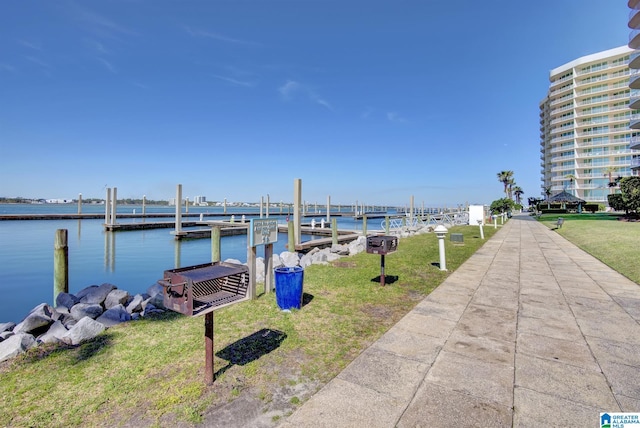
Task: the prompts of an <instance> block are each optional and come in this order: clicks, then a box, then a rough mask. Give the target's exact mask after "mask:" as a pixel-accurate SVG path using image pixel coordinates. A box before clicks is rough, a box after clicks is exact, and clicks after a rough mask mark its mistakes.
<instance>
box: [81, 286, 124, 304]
mask: <svg viewBox="0 0 640 428" xmlns="http://www.w3.org/2000/svg"><path fill="white" fill-rule="evenodd" d="M115 288H116V286H115V285H113V284H108V283H104V284H102V285H99V286H97V285H91V286H89V287H87V288H84V289H82V290H80V292H78V294H77V297H78V298H79V299H80V302H82V303H90V304H93V303H95V304H98V305H101V304H102V303H104V300H105V299H106V298H107V296H108V295H109V293H111V291H112V290H114V289H115ZM80 296H82V297H80Z"/></svg>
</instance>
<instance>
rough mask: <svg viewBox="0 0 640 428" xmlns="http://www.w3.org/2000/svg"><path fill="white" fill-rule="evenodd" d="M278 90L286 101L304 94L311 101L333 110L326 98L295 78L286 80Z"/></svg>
mask: <svg viewBox="0 0 640 428" xmlns="http://www.w3.org/2000/svg"><path fill="white" fill-rule="evenodd" d="M278 92H280V94H281V95H282V97H283V98H284V99H285V100H287V101H291V100H293V99H294V98H297V97H298V96H304V97H306V98H308V99H309V100H310V101H311V102H313V103H315V104H318V105H320V106H322V107H324V108H326V109H328V110H331V111H333V107H332V106H331V104H330V103H329V102H328V101H327V100H325V99H324V98H322V97H321V96H319V95H318V94H317V93H316V92H315V91H313V90H312V89H311V88H309V87H308V86H306V85H303V84H301V83H300V82H296V81H295V80H287V82H286V83H285V84H284V85H282V86H280V87H279V88H278Z"/></svg>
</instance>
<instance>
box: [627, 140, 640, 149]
mask: <svg viewBox="0 0 640 428" xmlns="http://www.w3.org/2000/svg"><path fill="white" fill-rule="evenodd" d="M629 148H630V149H632V150H640V137H631V141H630V142H629Z"/></svg>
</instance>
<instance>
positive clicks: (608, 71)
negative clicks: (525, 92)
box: [540, 46, 640, 204]
mask: <svg viewBox="0 0 640 428" xmlns="http://www.w3.org/2000/svg"><path fill="white" fill-rule="evenodd" d="M632 52H633V50H632V49H631V48H629V47H627V46H621V47H618V48H615V49H610V50H606V51H603V52H598V53H595V54H592V55H588V56H584V57H581V58H578V59H576V60H573V61H571V62H569V63H567V64H564V65H562V66H560V67H558V68H555V69H553V70H551V72H550V73H549V81H550V84H549V91H548V92H547V96H546V97H545V98H544V99H543V100H542V101H541V102H540V152H541V155H540V159H541V164H540V165H541V167H542V170H541V173H542V195H543V197H546V195H547V194H551V195H554V194H556V193H559V192H561V191H563V190H566V191H567V192H569V193H571V194H573V195H575V196H577V197H579V198H581V199H584V200H585V201H587V202H593V203H603V204H607V195H608V194H609V193H614V192H616V191H618V190H617V187H616V181H615V180H616V179H617V178H618V177H626V176H630V175H632V170H631V165H632V163H633V162H634V153H637V152H635V151H634V150H631V148H630V143H631V140H632V137H634V136H636V135H640V132H639V131H635V130H633V129H630V128H629V123H630V120H631V117H632V114H633V115H637V114H638V113H639V112H640V110H630V109H629V100H630V97H631V95H632V93H631V90H630V88H629V60H630V54H631V53H632ZM634 92H635V91H634Z"/></svg>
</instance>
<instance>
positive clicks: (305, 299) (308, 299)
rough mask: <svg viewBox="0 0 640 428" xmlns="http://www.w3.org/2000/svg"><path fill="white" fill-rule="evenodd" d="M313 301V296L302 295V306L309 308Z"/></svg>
mask: <svg viewBox="0 0 640 428" xmlns="http://www.w3.org/2000/svg"><path fill="white" fill-rule="evenodd" d="M312 300H313V294H309V293H302V306H303V307H304V306H307V305H308V304H309V303H311V301H312Z"/></svg>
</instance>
